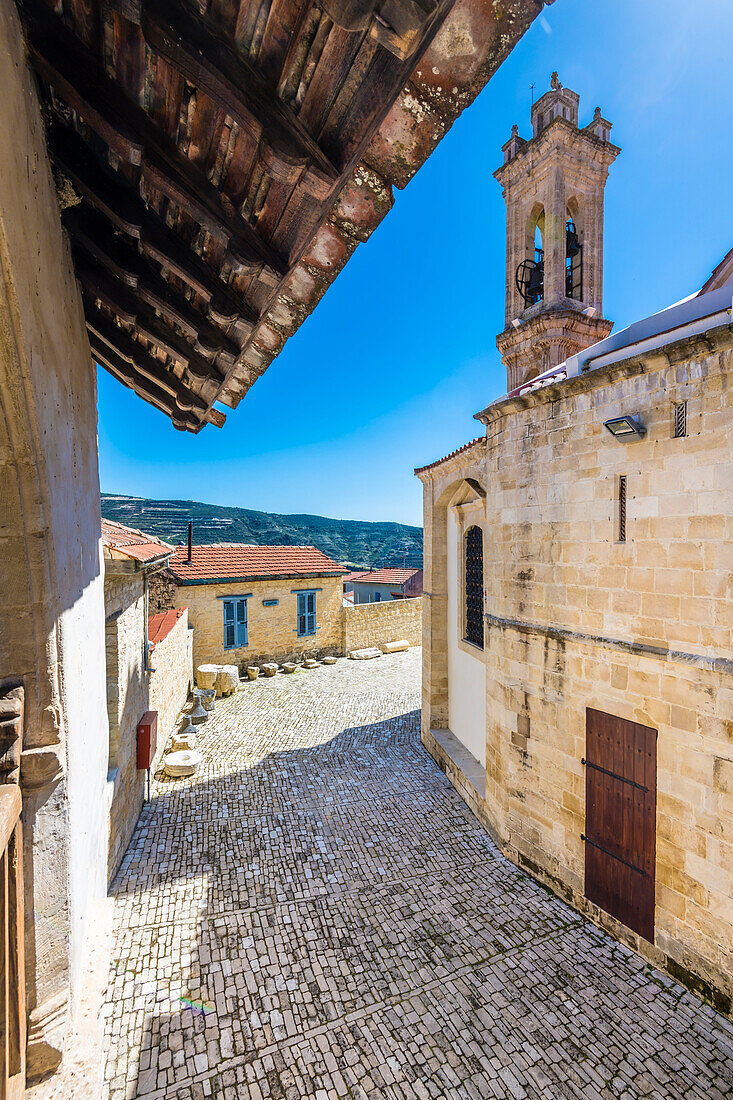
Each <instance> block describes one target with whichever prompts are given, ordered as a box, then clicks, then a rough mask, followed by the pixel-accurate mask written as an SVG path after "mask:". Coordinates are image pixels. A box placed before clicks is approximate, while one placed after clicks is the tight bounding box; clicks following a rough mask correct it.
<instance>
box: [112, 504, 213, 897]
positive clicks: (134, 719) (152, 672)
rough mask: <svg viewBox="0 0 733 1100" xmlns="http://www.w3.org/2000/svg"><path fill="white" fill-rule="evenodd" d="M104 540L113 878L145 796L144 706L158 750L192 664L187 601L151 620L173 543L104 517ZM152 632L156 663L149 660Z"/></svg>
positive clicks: (183, 697) (182, 698)
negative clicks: (170, 617)
mask: <svg viewBox="0 0 733 1100" xmlns="http://www.w3.org/2000/svg"><path fill="white" fill-rule="evenodd" d="M102 548H103V554H104V610H105V624H104V627H105V658H106V669H107V715H108V719H109V752H108V773H107V808H108V845H107V851H108V863H107V877H108V879H109V880H110V881H111V879H112V878H113V877H114V875H115V873H116V871H117V868H118V867H119V865H120V861H121V859H122V856H123V855H124V853H125V850H126V848H127V845H128V844H129V842H130V837H131V836H132V832H133V829H134V828H135V824H136V822H137V819H138V817H139V816H140V810H141V808H142V804H143V798H144V790H145V772H144V771H140V770H138V767H137V726H138V723H139V721H140V719H141V718H142V716H143V715H144V714H145V712H146V711H148V710H158V712H159V713H158V742H157V743H158V753H160V751H161V750H162V748H163V744H164V741H165V737H166V736H167V734H168V732H170V729H171V728H172V724H173V722H174V721H175V718H176V716H177V714H178V712H179V711H180V709H181V707H182V706H183V704H184V702H185V701H186V698H187V696H188V690H189V685H190V683H191V680H192V672H191V642H190V639H189V631H188V621H187V612H186V609H185V608H182V609H181V611H180V614H179V615H178V616H177V617H176V621H175V622H171V623H166V622H155V621H154V622H153V623H152V624H150V623H149V620H148V586H149V583H150V578H151V577H152V576H153V575H154V574H155V573H157V572H159V571H160V570H161V569H163V568H164V567H165V566H166V565H167V564H168V561H169V559H170V557H171V555H172V554H173V552H174V551H173V547H172V546H169V545H168V544H167V543H164V542H161V541H160V540H159V539H156V538H155V537H154V536H152V535H147V534H145V533H144V532H142V531H136V530H133V529H132V528H130V527H125V526H124V525H123V524H120V523H114V522H112V521H111V520H106V519H103V520H102ZM151 625H152V629H153V637H152V639H151V638H150V637H149V630H150V627H151ZM166 628H167V629H166ZM151 640H152V649H153V652H155V653H156V667H155V668H153V665H152V663H151V660H150V657H151V644H150V643H151Z"/></svg>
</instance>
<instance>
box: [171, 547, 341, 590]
mask: <svg viewBox="0 0 733 1100" xmlns="http://www.w3.org/2000/svg"><path fill="white" fill-rule="evenodd" d="M191 557H192V560H191V561H190V562H189V561H188V547H186V546H178V547H177V548H176V552H175V555H174V556H173V558H172V559H171V562H170V570H171V572H172V573H173V576H174V577H175V579H176V580H177V581H179V582H181V583H183V584H197V583H201V582H207V581H218V580H232V581H235V580H248V579H249V580H256V579H259V578H263V579H264V578H267V577H327V576H339V577H340V576H342V575H343V574H344V573H347V572H348V570H347V569H344V568H343V567H342V566H340V565H339V564H338V562H335V561H332V560H331V558H328V557H326V555H325V554H323V553H322V552H321V551H320V550H316V548H315V546H249V545H247V544H246V543H234V542H228V543H226V542H220V543H213V544H209V545H208V546H194V547H193V550H192V554H191Z"/></svg>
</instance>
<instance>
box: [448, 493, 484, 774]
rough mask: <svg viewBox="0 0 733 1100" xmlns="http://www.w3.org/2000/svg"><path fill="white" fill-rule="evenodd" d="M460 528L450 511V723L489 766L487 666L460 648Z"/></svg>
mask: <svg viewBox="0 0 733 1100" xmlns="http://www.w3.org/2000/svg"><path fill="white" fill-rule="evenodd" d="M461 550H462V547H461V546H460V545H459V534H458V525H457V523H456V519H455V515H454V513H453V512H452V511H451V509H450V508H449V509H448V721H449V725H450V730H451V733H453V734H454V735H455V736H456V737H457V738H458V740H459V741H460V742H461V744H462V745H465V747H466V748H467V749H468V751H469V752H470V753H471V755H472V756H475V757H476V759H477V760H479V761H480V762H481V763H482V764H483V765H484V767H486V665H485V662H484V660H483V654H482V653H481V652H480V651H477V653H476V656H475V657H474V655H473V654H472V653H466V652H465V651H464V650H463V649H461V648H460V647H459V645H458V642H459V639H460V638H461V636H462V634H463V630H462V624H461V622H460V621H459V618H460V607H461V601H460V599H459V592H458V578H459V576H460V570H459V555H460V553H461Z"/></svg>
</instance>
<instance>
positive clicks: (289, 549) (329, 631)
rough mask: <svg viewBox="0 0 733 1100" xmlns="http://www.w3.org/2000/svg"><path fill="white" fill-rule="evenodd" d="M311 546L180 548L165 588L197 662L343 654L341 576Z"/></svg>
mask: <svg viewBox="0 0 733 1100" xmlns="http://www.w3.org/2000/svg"><path fill="white" fill-rule="evenodd" d="M345 572H346V570H345V569H343V568H342V567H341V566H340V565H338V563H337V562H334V561H332V560H331V559H330V558H328V557H326V555H325V554H323V553H321V551H320V550H316V548H315V547H314V546H247V545H242V544H238V543H216V544H213V545H208V546H192V547H191V548H190V550H189V549H188V548H187V547H185V546H180V547H178V548H177V549H176V551H175V553H174V554H173V556H172V558H171V561H170V565H169V568H168V570H167V574H166V577H165V578H164V583H166V581H167V580H168V579H172V581H173V582H174V584H175V594H174V596H173V602H174V604H175V606H176V607H182V606H184V605H185V606H187V607H188V615H189V621H190V623H191V626H192V627H193V631H194V634H193V663H194V667H197V666H198V665H200V664H206V663H209V662H214V663H217V664H236V665H239V666H240V667H242V668H243V667H244V666H246V665H248V664H256V663H258V662H264V661H270V660H272V661H284V660H287V659H289V658H298V657H302V656H305V655H309V656H310V655H313V656H315V655H318V654H320V655H322V656H325V655H327V654H333V653H340V652H341V647H342V630H343V627H342V616H341V610H342V577H343V575H344V573H345Z"/></svg>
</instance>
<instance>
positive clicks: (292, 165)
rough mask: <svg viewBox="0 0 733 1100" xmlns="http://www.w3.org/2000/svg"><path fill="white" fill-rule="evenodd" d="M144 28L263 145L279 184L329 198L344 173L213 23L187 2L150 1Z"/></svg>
mask: <svg viewBox="0 0 733 1100" xmlns="http://www.w3.org/2000/svg"><path fill="white" fill-rule="evenodd" d="M141 27H142V32H143V35H144V37H145V40H146V42H147V43H148V45H149V46H150V47H151V48H152V49H153V50H155V52H156V53H158V54H160V55H161V57H164V58H165V60H166V61H167V62H168V63H169V64H170V65H172V66H173V68H174V69H176V70H177V71H178V72H179V73H181V75H182V76H183V77H185V79H186V80H187V81H188V82H189V83H190V84H193V85H195V86H196V87H197V88H200V89H201V91H202V92H204V93H205V94H206V95H208V96H209V97H210V98H211V99H212V100H213V101H214V102H215V103H217V104H218V105H219V106H220V107H222V108H223V109H224V110H225V111H226V112H227V114H228V115H230V117H231V118H233V119H234V121H235V122H236V123H237V125H239V126H241V127H242V128H243V129H244V130H246V131H247V132H248V133H249V134H250V135H251V136H252V138H253V139H254V140H255V141H257V142H259V144H260V151H261V156H262V160H263V163H264V165H265V168H266V170H267V171H268V173H269V174H270V175H271V176H272V177H273V178H274V179H276V180H278V181H280V182H287V183H298V182H300V183H301V184H302V186H303V187H304V188H305V189H306V190H307V191H308V192H309V193H310V194H311V195H313V196H314V197H315V198H318V199H325V198H327V197H328V195H329V193H330V192H331V190H332V189H333V188H334V186H335V185H336V184H337V182H338V179H339V172H338V169H337V168H335V167H334V165H333V164H331V162H330V160H329V159H328V157H327V156H326V154H325V153H324V152H323V151H322V150H321V149H320V147H319V146H318V144H317V142H316V141H315V140H314V139H313V138H312V137H311V135H310V134H309V133H308V131H307V130H306V129H305V127H304V126H303V125H302V123H301V122H300V121H299V119H298V117H297V115H296V114H295V113H294V112H293V111H292V110H291V109H290V107H288V106H287V105H286V104H285V103H284V102H283V101H282V100H281V99H280V98H279V96H278V95H277V94H276V92H274V91H273V90H272V89H271V88H269V87H268V86H267V85H266V84H265V83H264V82H263V81H262V80H261V78H260V77H259V76H258V75H257V74H256V72H255V70H254V69H253V68H252V66H251V65H250V64H249V63H248V62H247V61H246V60H245V59H244V57H243V56H242V55H241V54H239V53H238V52H237V51H236V50H234V49H232V47H231V45H230V44H229V43H228V42H227V41H226V39H225V38H224V37H223V36H221V35H220V34H219V33H217V31H216V30H215V28H214V27H213V26H212V22H211V20H207V19H204V18H202V16H201V15H199V14H198V12H197V11H195V10H194V8H193V7H191V6H189V5H188V4H186V3H182V2H181V0H145V2H144V3H143V4H142V8H141Z"/></svg>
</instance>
